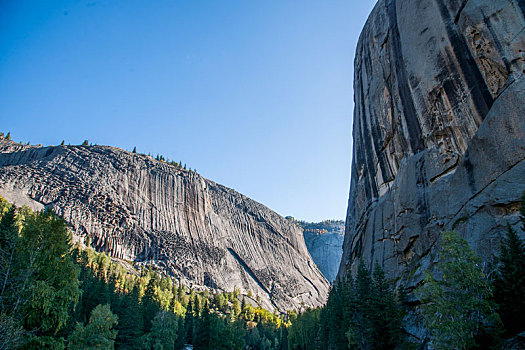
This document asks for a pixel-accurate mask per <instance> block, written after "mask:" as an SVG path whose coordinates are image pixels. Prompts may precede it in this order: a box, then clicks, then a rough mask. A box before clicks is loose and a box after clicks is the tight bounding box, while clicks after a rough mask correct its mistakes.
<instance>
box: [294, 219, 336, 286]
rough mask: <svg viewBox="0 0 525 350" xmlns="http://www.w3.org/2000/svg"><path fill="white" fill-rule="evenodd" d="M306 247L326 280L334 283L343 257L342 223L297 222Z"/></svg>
mask: <svg viewBox="0 0 525 350" xmlns="http://www.w3.org/2000/svg"><path fill="white" fill-rule="evenodd" d="M298 224H299V226H301V227H302V228H303V237H304V241H305V243H306V247H307V248H308V251H309V252H310V255H311V256H312V259H314V262H315V263H316V264H317V266H318V267H319V270H321V272H322V273H323V275H324V276H325V277H326V279H327V280H328V281H330V282H333V281H335V279H336V277H337V271H338V269H339V263H340V262H341V256H342V255H343V240H344V226H345V224H344V221H338V220H327V221H322V222H315V223H311V222H304V221H299V222H298Z"/></svg>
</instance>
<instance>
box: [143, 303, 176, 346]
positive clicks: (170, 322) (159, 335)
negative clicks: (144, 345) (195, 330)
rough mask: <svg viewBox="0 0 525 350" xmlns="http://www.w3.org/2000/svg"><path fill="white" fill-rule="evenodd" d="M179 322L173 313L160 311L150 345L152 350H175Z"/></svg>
mask: <svg viewBox="0 0 525 350" xmlns="http://www.w3.org/2000/svg"><path fill="white" fill-rule="evenodd" d="M178 325H179V323H178V320H177V316H175V315H174V314H173V313H171V312H166V311H159V312H158V313H157V314H156V315H155V318H154V319H153V322H152V326H151V332H150V333H149V334H148V337H147V338H148V345H149V347H150V348H151V349H173V348H174V347H175V343H176V341H177V333H178V329H177V328H178Z"/></svg>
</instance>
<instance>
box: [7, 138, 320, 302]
mask: <svg viewBox="0 0 525 350" xmlns="http://www.w3.org/2000/svg"><path fill="white" fill-rule="evenodd" d="M0 195H2V196H4V197H5V198H7V199H8V200H10V201H12V202H14V203H15V204H18V205H22V204H26V205H29V206H31V207H33V208H35V209H40V208H44V207H45V208H48V209H51V210H53V211H54V212H56V213H57V214H59V215H61V216H62V217H64V219H65V220H66V221H67V222H69V223H70V224H71V228H72V231H73V234H74V236H75V238H76V239H78V240H80V241H83V242H85V240H86V239H87V238H88V237H89V238H90V241H91V245H92V246H93V247H94V248H96V249H97V250H98V251H105V252H107V253H108V254H109V255H110V256H112V257H115V258H119V259H124V260H128V261H133V262H136V263H142V264H146V263H148V264H154V265H155V266H157V267H158V268H159V269H161V270H162V271H165V272H167V273H169V274H171V275H173V276H174V277H175V278H177V279H179V280H182V281H183V282H184V283H185V284H186V285H188V286H205V287H208V288H215V289H221V290H233V289H234V288H240V289H241V292H244V293H246V292H247V291H248V290H252V291H253V293H254V294H255V295H259V296H260V297H261V301H262V304H263V306H265V307H267V308H274V307H275V308H277V309H279V310H285V309H291V308H295V307H300V306H301V304H302V303H304V304H305V305H307V306H319V305H321V304H323V303H324V302H325V298H326V296H327V293H328V288H329V284H328V282H327V281H326V279H325V278H324V277H323V276H322V274H321V272H320V271H319V270H318V268H317V267H316V265H315V264H314V263H313V261H312V258H311V257H310V255H309V254H308V251H307V248H306V246H305V243H304V240H303V238H302V234H301V230H300V229H299V228H297V227H296V226H295V225H293V224H292V223H290V222H288V221H287V220H286V219H284V218H282V217H281V216H279V215H278V214H276V213H275V212H273V211H271V210H270V209H268V208H267V207H265V206H264V205H262V204H259V203H257V202H255V201H253V200H251V199H249V198H247V197H246V196H243V195H242V194H240V193H238V192H236V191H234V190H232V189H229V188H227V187H225V186H222V185H219V184H217V183H215V182H213V181H211V180H208V179H205V178H203V177H202V176H201V175H199V174H197V173H196V172H192V171H187V170H184V169H180V168H178V167H175V166H172V165H169V164H167V163H165V162H161V161H157V160H154V159H153V158H151V157H150V156H146V155H140V154H133V153H130V152H127V151H124V150H121V149H118V148H114V147H109V146H56V147H53V146H50V147H36V146H29V145H20V144H17V143H15V142H13V141H9V140H6V139H5V138H0Z"/></svg>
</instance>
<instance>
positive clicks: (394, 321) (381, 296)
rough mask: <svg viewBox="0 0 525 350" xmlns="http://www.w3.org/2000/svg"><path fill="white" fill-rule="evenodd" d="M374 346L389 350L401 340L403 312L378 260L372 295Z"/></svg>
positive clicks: (381, 349)
mask: <svg viewBox="0 0 525 350" xmlns="http://www.w3.org/2000/svg"><path fill="white" fill-rule="evenodd" d="M370 308H371V309H372V314H371V321H372V339H373V340H372V348H373V349H377V350H389V349H393V348H395V346H396V345H397V344H399V343H400V342H401V322H402V313H401V310H400V308H399V305H398V304H397V302H396V300H395V296H394V293H393V292H392V290H391V288H390V285H389V283H388V281H387V280H386V279H385V273H384V271H383V269H382V268H381V266H380V265H379V263H377V262H376V264H375V268H374V274H373V283H372V290H371V296H370Z"/></svg>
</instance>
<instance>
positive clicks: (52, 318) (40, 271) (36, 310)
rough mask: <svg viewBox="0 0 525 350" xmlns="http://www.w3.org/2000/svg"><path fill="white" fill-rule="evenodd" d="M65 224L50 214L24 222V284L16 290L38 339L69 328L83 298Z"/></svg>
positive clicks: (21, 253) (21, 260)
mask: <svg viewBox="0 0 525 350" xmlns="http://www.w3.org/2000/svg"><path fill="white" fill-rule="evenodd" d="M70 244H71V235H70V233H69V232H68V227H67V224H66V223H65V222H64V220H62V219H60V218H58V217H56V216H55V215H54V214H53V213H51V212H39V213H36V214H34V215H33V216H29V217H27V218H26V219H25V222H24V227H23V229H22V231H21V238H20V241H19V244H18V246H17V254H19V257H18V262H19V265H18V268H19V271H20V273H21V275H23V276H24V284H23V285H22V286H21V287H20V288H19V289H18V290H17V295H18V296H19V299H20V301H21V303H20V304H21V305H22V307H21V310H19V311H21V312H22V314H23V315H24V317H25V326H26V329H37V331H36V334H37V335H38V336H40V335H41V336H46V335H52V334H56V332H58V331H59V330H60V329H61V328H63V327H64V326H65V325H66V322H67V321H68V319H69V310H70V309H71V308H72V307H73V306H74V305H76V303H77V302H78V300H79V297H80V288H79V281H78V276H79V272H80V271H79V268H78V266H77V265H76V263H75V262H74V260H73V258H72V255H71V254H70V249H71V245H70Z"/></svg>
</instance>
